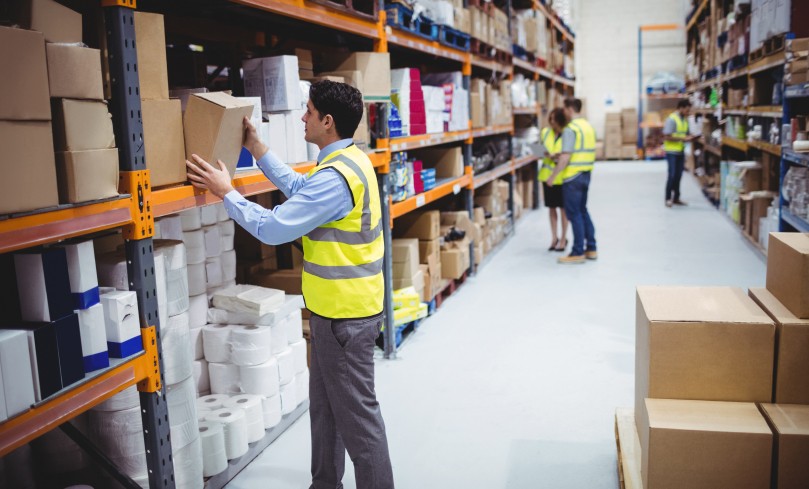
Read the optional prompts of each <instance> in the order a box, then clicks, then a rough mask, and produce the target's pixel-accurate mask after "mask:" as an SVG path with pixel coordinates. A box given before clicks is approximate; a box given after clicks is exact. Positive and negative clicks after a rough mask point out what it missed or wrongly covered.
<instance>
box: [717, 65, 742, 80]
mask: <svg viewBox="0 0 809 489" xmlns="http://www.w3.org/2000/svg"><path fill="white" fill-rule="evenodd" d="M747 75H748V69H747V66H745V67H744V68H739V69H737V70H733V71H731V72H730V73H725V74H724V75H722V76H721V79H722V81H723V82H728V81H730V80H735V79H737V78H742V77H745V76H747Z"/></svg>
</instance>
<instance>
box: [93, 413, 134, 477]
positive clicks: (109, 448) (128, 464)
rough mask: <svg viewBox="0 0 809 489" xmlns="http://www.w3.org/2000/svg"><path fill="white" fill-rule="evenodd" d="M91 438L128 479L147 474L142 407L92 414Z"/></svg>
mask: <svg viewBox="0 0 809 489" xmlns="http://www.w3.org/2000/svg"><path fill="white" fill-rule="evenodd" d="M87 436H88V437H89V438H90V439H91V440H93V442H94V443H95V444H96V446H97V447H98V448H99V449H100V450H101V451H102V452H103V453H104V454H105V455H106V456H107V457H108V458H109V459H110V460H112V461H113V462H114V463H115V465H116V466H117V467H118V468H119V469H120V470H121V471H122V472H123V473H125V474H126V475H128V476H130V477H141V476H143V475H144V474H146V473H147V469H146V449H145V447H144V443H143V422H142V420H141V411H140V406H137V407H134V408H131V409H126V410H124V411H90V413H89V415H88V417H87Z"/></svg>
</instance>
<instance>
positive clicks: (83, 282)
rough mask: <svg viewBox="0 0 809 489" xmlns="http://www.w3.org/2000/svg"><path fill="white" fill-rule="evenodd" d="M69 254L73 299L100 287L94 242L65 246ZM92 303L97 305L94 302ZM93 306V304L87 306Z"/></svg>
mask: <svg viewBox="0 0 809 489" xmlns="http://www.w3.org/2000/svg"><path fill="white" fill-rule="evenodd" d="M64 248H65V252H66V253H67V271H68V274H69V275H70V292H72V293H73V297H74V298H76V295H77V294H79V295H81V294H84V293H86V292H88V291H91V290H93V289H95V288H97V287H98V273H97V272H96V257H95V252H94V249H93V241H92V240H87V241H83V242H81V243H74V244H69V245H65V247H64ZM92 303H97V301H95V300H93V302H92ZM87 305H92V304H87Z"/></svg>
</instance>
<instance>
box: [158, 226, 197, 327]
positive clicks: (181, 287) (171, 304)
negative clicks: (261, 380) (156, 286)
mask: <svg viewBox="0 0 809 489" xmlns="http://www.w3.org/2000/svg"><path fill="white" fill-rule="evenodd" d="M154 247H155V249H158V250H161V251H162V252H163V257H164V260H165V266H166V305H167V306H168V315H169V316H176V315H177V314H181V313H183V312H186V311H188V295H189V293H188V271H187V268H186V265H187V262H186V252H185V245H184V244H183V242H182V241H172V240H164V239H161V240H156V241H155V244H154Z"/></svg>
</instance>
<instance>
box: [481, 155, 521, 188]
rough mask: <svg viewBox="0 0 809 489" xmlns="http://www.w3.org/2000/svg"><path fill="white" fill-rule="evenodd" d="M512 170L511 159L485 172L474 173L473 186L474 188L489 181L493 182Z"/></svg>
mask: <svg viewBox="0 0 809 489" xmlns="http://www.w3.org/2000/svg"><path fill="white" fill-rule="evenodd" d="M513 172H514V160H511V161H509V162H508V163H503V164H502V165H500V166H497V167H495V168H493V169H491V170H489V171H487V172H484V173H481V174H480V175H475V180H474V187H475V188H476V189H477V188H480V187H482V186H484V185H486V184H487V183H489V182H493V181H495V180H497V179H498V178H500V177H502V176H505V175H508V174H510V173H513Z"/></svg>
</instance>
